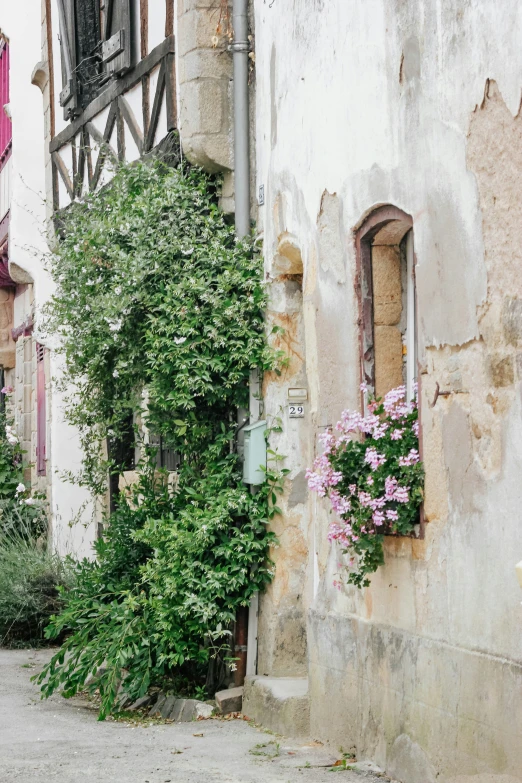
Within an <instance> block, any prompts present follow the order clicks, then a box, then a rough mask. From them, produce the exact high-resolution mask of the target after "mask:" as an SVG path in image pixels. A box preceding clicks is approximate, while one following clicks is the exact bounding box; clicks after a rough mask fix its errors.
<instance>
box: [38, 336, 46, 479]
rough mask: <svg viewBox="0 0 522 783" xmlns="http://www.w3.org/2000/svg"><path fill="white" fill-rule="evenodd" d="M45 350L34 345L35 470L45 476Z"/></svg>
mask: <svg viewBox="0 0 522 783" xmlns="http://www.w3.org/2000/svg"><path fill="white" fill-rule="evenodd" d="M46 424H47V422H46V410H45V348H44V346H43V345H40V343H36V469H37V471H38V475H39V476H45V474H46V467H47V466H46V457H47V454H46V441H47V437H46V435H47V433H46V429H47V427H46Z"/></svg>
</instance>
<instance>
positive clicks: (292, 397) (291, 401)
mask: <svg viewBox="0 0 522 783" xmlns="http://www.w3.org/2000/svg"><path fill="white" fill-rule="evenodd" d="M307 399H308V391H307V389H288V415H289V417H290V418H291V419H304V413H305V409H304V404H303V403H304V402H305V401H306V400H307Z"/></svg>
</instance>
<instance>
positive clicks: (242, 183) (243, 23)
mask: <svg viewBox="0 0 522 783" xmlns="http://www.w3.org/2000/svg"><path fill="white" fill-rule="evenodd" d="M247 11H248V0H234V5H233V8H232V25H233V28H234V40H233V42H232V44H231V46H230V50H231V52H232V56H233V62H234V190H235V219H236V234H237V235H238V237H240V238H241V237H245V236H247V235H248V234H250V151H249V130H250V128H249V125H250V123H249V117H248V52H249V43H248V15H247Z"/></svg>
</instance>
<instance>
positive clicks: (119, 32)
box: [101, 0, 133, 79]
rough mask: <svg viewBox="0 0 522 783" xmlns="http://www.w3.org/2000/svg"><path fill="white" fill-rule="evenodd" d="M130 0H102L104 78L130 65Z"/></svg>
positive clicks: (123, 70) (120, 72)
mask: <svg viewBox="0 0 522 783" xmlns="http://www.w3.org/2000/svg"><path fill="white" fill-rule="evenodd" d="M131 22H132V20H131V0H104V6H103V20H102V24H103V36H102V39H103V40H102V48H101V55H102V63H103V69H104V73H105V77H106V79H109V78H110V77H111V76H120V75H121V74H123V73H125V71H128V70H129V68H130V67H131V66H132V62H133V57H132V35H131V33H132V29H131Z"/></svg>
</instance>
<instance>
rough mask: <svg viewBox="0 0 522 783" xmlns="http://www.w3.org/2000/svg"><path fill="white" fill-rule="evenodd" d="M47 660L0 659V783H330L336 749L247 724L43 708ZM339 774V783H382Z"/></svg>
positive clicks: (55, 704)
mask: <svg viewBox="0 0 522 783" xmlns="http://www.w3.org/2000/svg"><path fill="white" fill-rule="evenodd" d="M49 654H50V653H49V651H41V650H40V651H34V650H16V651H13V650H0V781H1V783H11V781H13V782H16V783H33V781H39V783H47V782H48V781H53V780H57V781H60V783H83V781H96V783H169V781H170V783H213V782H214V781H215V783H225V782H226V783H258V781H259V782H260V781H263V783H272V782H273V783H276V782H277V783H294V781H301V783H323V782H324V783H326V781H328V783H333V781H332V773H331V772H330V770H329V767H328V765H329V764H331V763H332V762H333V761H334V760H335V759H336V758H339V755H340V754H339V753H337V751H336V749H328V748H325V747H324V746H322V745H320V744H319V743H313V744H311V745H308V746H306V745H305V746H303V745H302V744H300V743H295V742H290V741H288V740H285V739H284V738H278V737H273V736H272V735H270V734H267V733H266V732H263V731H261V730H259V729H256V728H254V727H252V726H250V725H249V724H248V723H247V722H245V721H241V720H230V721H225V720H207V721H201V722H197V723H181V724H179V723H178V724H155V725H145V726H143V725H140V726H133V725H130V724H127V723H120V722H115V721H106V722H98V721H97V719H96V711H95V710H94V709H93V708H92V706H91V705H90V704H89V703H88V702H86V701H85V700H83V699H74V700H65V699H63V698H62V697H61V696H58V695H55V696H53V697H52V698H51V699H49V700H48V701H41V700H40V698H39V692H38V690H37V688H36V687H35V685H34V684H33V683H31V681H30V678H31V676H32V675H33V674H35V673H36V672H39V671H40V669H41V666H42V664H43V662H44V661H45V660H46V659H47V658H48V657H49ZM199 735H202V736H199ZM339 774H340V775H341V778H340V781H342V783H353V782H355V781H358V783H361V781H367V783H376V781H377V780H380V781H381V782H382V778H377V777H374V776H373V775H368V774H366V773H364V774H363V773H360V772H354V771H342V772H340V773H339ZM333 780H336V778H333Z"/></svg>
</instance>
